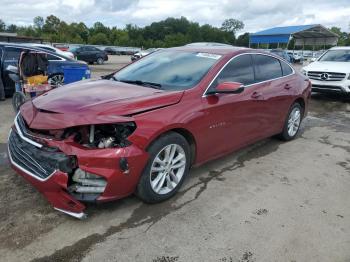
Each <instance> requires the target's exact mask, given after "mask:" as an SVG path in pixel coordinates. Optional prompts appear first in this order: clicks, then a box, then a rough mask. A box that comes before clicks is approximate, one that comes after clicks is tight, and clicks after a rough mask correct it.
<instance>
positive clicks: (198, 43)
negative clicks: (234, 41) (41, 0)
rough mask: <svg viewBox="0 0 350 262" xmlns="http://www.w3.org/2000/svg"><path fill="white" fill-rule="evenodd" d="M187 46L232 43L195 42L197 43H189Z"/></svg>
mask: <svg viewBox="0 0 350 262" xmlns="http://www.w3.org/2000/svg"><path fill="white" fill-rule="evenodd" d="M186 46H193V47H200V46H227V47H232V45H229V44H223V43H216V42H195V43H190V44H187V45H186Z"/></svg>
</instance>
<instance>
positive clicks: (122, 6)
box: [94, 0, 139, 12]
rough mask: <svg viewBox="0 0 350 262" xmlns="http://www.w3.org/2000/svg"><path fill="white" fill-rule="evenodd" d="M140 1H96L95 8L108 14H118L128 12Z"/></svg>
mask: <svg viewBox="0 0 350 262" xmlns="http://www.w3.org/2000/svg"><path fill="white" fill-rule="evenodd" d="M138 2H139V0H118V1H115V0H95V1H94V6H95V7H97V8H99V9H101V10H103V11H107V12H117V11H120V10H127V9H129V8H130V7H132V6H135V5H137V3H138Z"/></svg>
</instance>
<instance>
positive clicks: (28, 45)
mask: <svg viewBox="0 0 350 262" xmlns="http://www.w3.org/2000/svg"><path fill="white" fill-rule="evenodd" d="M32 44H35V43H7V42H0V46H4V47H5V46H8V47H18V48H28V49H31V50H34V51H40V52H45V53H48V54H50V55H55V56H58V57H60V58H64V59H66V60H67V59H68V60H71V59H70V58H69V57H66V56H63V55H61V54H59V53H55V52H52V51H50V50H47V49H43V48H40V47H39V46H33V45H32Z"/></svg>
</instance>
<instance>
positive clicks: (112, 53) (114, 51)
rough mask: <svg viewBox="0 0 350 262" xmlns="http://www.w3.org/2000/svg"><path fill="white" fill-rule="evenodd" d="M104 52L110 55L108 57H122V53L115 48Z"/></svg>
mask: <svg viewBox="0 0 350 262" xmlns="http://www.w3.org/2000/svg"><path fill="white" fill-rule="evenodd" d="M104 51H105V52H106V53H107V54H108V55H120V54H121V53H120V51H118V50H117V49H116V48H115V47H106V48H105V49H104Z"/></svg>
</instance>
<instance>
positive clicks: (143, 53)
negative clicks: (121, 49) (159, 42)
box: [131, 48, 161, 61]
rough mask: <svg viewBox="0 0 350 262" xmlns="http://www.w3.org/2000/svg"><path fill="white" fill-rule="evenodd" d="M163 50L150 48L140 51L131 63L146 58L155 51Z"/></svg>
mask: <svg viewBox="0 0 350 262" xmlns="http://www.w3.org/2000/svg"><path fill="white" fill-rule="evenodd" d="M160 49H161V48H148V49H146V50H142V51H139V52H137V53H135V54H133V55H132V56H131V61H135V60H138V59H140V58H141V57H144V56H146V55H149V54H151V53H153V52H155V51H158V50H160Z"/></svg>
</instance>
